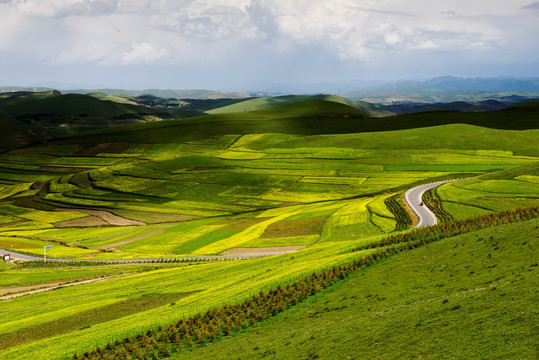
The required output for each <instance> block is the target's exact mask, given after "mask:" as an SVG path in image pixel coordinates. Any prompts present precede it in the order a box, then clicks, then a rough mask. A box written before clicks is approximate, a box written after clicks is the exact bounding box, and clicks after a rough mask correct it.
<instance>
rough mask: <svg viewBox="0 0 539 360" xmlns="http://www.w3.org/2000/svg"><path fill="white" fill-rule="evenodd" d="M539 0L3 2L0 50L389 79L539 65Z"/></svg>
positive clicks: (39, 58) (101, 63)
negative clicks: (388, 73) (395, 69)
mask: <svg viewBox="0 0 539 360" xmlns="http://www.w3.org/2000/svg"><path fill="white" fill-rule="evenodd" d="M532 1H533V0H497V1H495V3H496V5H495V6H493V1H492V0H474V1H470V0H447V1H428V2H427V1H423V0H406V1H403V0H331V1H328V0H286V1H285V0H282V1H281V0H0V33H1V34H2V35H1V36H0V49H1V50H2V55H3V56H2V58H3V61H4V63H5V64H6V63H7V64H12V65H11V67H13V66H16V64H17V63H18V62H20V59H21V58H22V59H24V60H26V61H28V63H32V62H34V63H35V64H36V66H40V64H48V65H51V64H52V65H54V66H57V65H62V66H66V65H70V64H71V65H73V66H75V65H80V64H84V65H85V66H86V67H89V66H91V65H95V66H97V67H99V68H103V67H112V66H115V67H122V66H124V67H125V68H129V66H128V65H133V64H152V68H157V67H159V66H177V67H178V68H180V67H181V69H182V70H183V72H184V73H185V72H186V71H189V70H188V69H193V70H192V71H191V72H192V73H195V72H198V73H200V74H202V76H210V73H211V71H218V70H215V69H219V71H220V76H221V74H223V73H230V74H232V73H234V74H236V76H247V75H242V74H243V70H244V69H245V68H246V67H248V66H246V65H248V64H247V62H250V63H252V64H253V65H250V64H249V67H251V68H252V69H253V72H254V71H255V70H256V69H257V68H258V69H260V68H261V66H259V64H266V65H267V67H268V68H274V69H276V70H272V71H275V72H276V71H282V72H283V73H285V69H286V71H287V74H288V73H290V74H296V73H300V72H301V73H305V74H308V71H309V69H317V71H318V73H321V72H322V71H320V69H325V68H327V69H330V70H331V71H338V70H335V69H348V71H349V73H350V74H351V73H353V72H352V71H351V70H353V69H360V70H361V69H365V68H368V69H379V70H378V71H380V74H382V75H385V73H384V70H381V69H386V68H388V67H392V66H393V65H394V63H395V62H396V59H398V62H399V64H408V66H409V68H410V69H413V71H420V70H421V68H422V66H421V65H419V64H420V63H421V62H426V61H434V62H436V63H438V64H439V65H437V66H438V67H439V68H442V67H443V66H444V64H446V63H447V62H448V61H450V60H448V59H450V58H451V59H457V60H459V61H460V59H462V58H464V57H466V58H473V59H478V60H476V61H477V62H479V61H486V60H485V59H489V61H494V59H496V61H498V60H499V59H505V60H503V61H506V62H507V63H509V62H510V61H522V59H526V58H527V59H530V60H529V61H535V62H537V61H539V59H538V57H539V55H538V52H539V51H537V50H535V47H534V46H533V44H535V43H537V35H536V34H537V33H539V23H538V22H537V13H536V11H533V10H534V9H536V8H537V7H538V5H537V4H539V3H538V2H532ZM530 2H531V3H530ZM486 52H488V56H486V55H484V54H485V53H486ZM425 54H428V55H429V56H430V57H429V60H427V59H426V58H425V56H424V55H425ZM448 54H452V56H451V57H449V56H448ZM459 54H460V55H464V56H460V55H459ZM405 59H407V60H405ZM511 59H513V60H511ZM406 61H407V63H406ZM499 61H502V60H499ZM271 62H273V63H278V64H279V66H272V63H271ZM298 63H301V65H298ZM403 66H404V65H403ZM233 67H236V68H234V69H233V70H230V71H229V70H228V69H232V68H233ZM209 69H211V71H210V70H209ZM290 69H295V70H294V71H293V70H290ZM417 69H419V70H417ZM1 71H2V70H1V69H0V76H1V75H2V73H1ZM96 71H99V70H96ZM342 71H343V73H344V72H345V70H342ZM373 71H374V70H373ZM441 72H442V73H445V71H441ZM326 73H330V71H329V70H328V71H326ZM237 74H240V75H237ZM270 74H272V73H271V72H270V71H267V72H266V71H264V72H263V74H262V75H261V76H269V77H271V76H272V75H270ZM306 76H307V75H306ZM328 76H329V75H328Z"/></svg>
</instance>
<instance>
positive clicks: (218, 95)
mask: <svg viewBox="0 0 539 360" xmlns="http://www.w3.org/2000/svg"><path fill="white" fill-rule="evenodd" d="M51 90H60V92H61V93H62V94H89V93H102V94H105V95H118V94H123V95H127V96H142V95H154V96H157V97H161V98H174V99H224V98H226V99H243V98H246V97H249V95H247V94H243V93H239V92H220V91H214V90H199V89H194V90H167V89H164V90H163V89H144V90H126V89H68V90H64V89H52V88H48V87H18V86H5V87H2V86H0V93H6V92H14V91H29V92H44V91H51Z"/></svg>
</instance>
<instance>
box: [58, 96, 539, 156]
mask: <svg viewBox="0 0 539 360" xmlns="http://www.w3.org/2000/svg"><path fill="white" fill-rule="evenodd" d="M538 118H539V105H538V104H537V103H533V104H529V105H528V107H515V108H508V109H504V110H499V111H493V112H480V113H475V112H473V113H464V112H450V111H440V112H428V113H419V114H410V115H401V116H391V117H385V118H372V117H366V116H365V113H363V112H361V111H359V110H357V109H354V108H352V107H349V106H346V105H342V104H339V103H334V102H328V101H321V100H307V101H302V102H298V103H292V104H288V105H282V106H276V107H271V108H267V109H263V110H255V111H248V112H241V113H229V114H219V115H210V116H203V117H198V118H193V119H185V120H173V121H162V122H158V123H152V124H135V125H131V126H127V127H122V128H114V129H107V130H102V131H97V132H95V133H93V135H90V134H88V135H85V136H84V137H74V138H73V139H72V140H66V141H65V143H73V142H83V143H99V142H116V141H119V142H134V141H135V142H136V141H139V142H145V143H175V142H179V141H188V140H196V139H204V138H209V137H213V136H220V135H232V134H236V135H242V134H264V133H280V134H290V135H327V136H321V137H312V138H308V140H307V141H308V142H312V141H315V142H316V146H318V147H328V146H331V147H359V148H361V147H367V148H380V147H382V148H386V147H388V148H395V149H399V148H408V149H410V148H411V149H430V148H433V147H434V148H454V149H470V150H480V149H491V150H496V149H499V148H500V146H501V144H500V141H502V142H503V143H506V142H507V146H506V147H505V148H507V149H512V150H513V151H515V152H516V153H518V154H520V155H530V156H536V155H537V154H538V151H537V147H536V146H534V139H535V138H536V136H537V132H536V131H537V130H536V129H537V128H538V122H537V119H538ZM398 130H406V131H405V132H399V131H398ZM500 130H502V131H500ZM507 130H527V131H518V132H508V131H507ZM367 133H372V134H367ZM487 133H488V134H487ZM336 134H338V135H336ZM343 134H347V135H346V136H342V135H343ZM268 140H270V141H271V147H276V148H280V147H284V148H293V147H298V146H299V147H301V146H304V145H305V143H303V139H302V138H297V139H294V138H293V139H290V138H283V141H281V140H280V139H279V138H278V137H277V138H274V139H273V138H271V139H270V138H267V137H265V138H263V140H261V141H262V144H258V142H259V141H258V140H254V141H253V146H255V147H259V146H262V147H265V146H268V145H267V144H265V142H266V141H268ZM342 144H344V145H342Z"/></svg>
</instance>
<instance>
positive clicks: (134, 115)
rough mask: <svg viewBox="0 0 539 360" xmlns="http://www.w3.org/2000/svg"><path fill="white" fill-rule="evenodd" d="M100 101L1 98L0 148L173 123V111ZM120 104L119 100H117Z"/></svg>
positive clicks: (22, 95)
mask: <svg viewBox="0 0 539 360" xmlns="http://www.w3.org/2000/svg"><path fill="white" fill-rule="evenodd" d="M103 99H106V100H99V99H98V98H96V97H94V96H88V95H77V94H69V95H61V94H60V93H59V92H57V91H49V92H44V93H30V92H17V93H8V94H2V95H1V96H0V119H1V122H0V128H1V129H2V130H3V131H2V134H1V135H0V140H2V145H0V148H3V149H6V148H12V147H18V146H23V145H27V144H29V143H34V142H39V141H42V140H43V139H50V138H53V137H57V136H61V135H66V134H71V133H76V132H80V131H87V130H93V129H99V128H107V127H112V126H117V125H122V124H123V125H125V124H132V123H137V122H147V121H155V120H162V119H170V118H172V117H173V116H174V115H173V114H172V112H171V111H165V110H162V109H159V110H157V109H150V108H145V107H141V106H137V105H132V104H129V103H118V102H115V101H110V100H109V99H108V97H107V96H105V97H103ZM114 99H115V100H117V99H116V98H114Z"/></svg>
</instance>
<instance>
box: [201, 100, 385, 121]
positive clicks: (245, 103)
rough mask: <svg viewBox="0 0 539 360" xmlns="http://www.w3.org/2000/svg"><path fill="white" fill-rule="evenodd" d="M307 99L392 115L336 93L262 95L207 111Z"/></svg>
mask: <svg viewBox="0 0 539 360" xmlns="http://www.w3.org/2000/svg"><path fill="white" fill-rule="evenodd" d="M307 100H325V101H331V102H336V103H340V104H344V105H348V106H351V107H353V108H356V109H358V110H361V111H364V112H366V113H367V114H369V115H372V116H389V115H393V113H392V112H389V111H386V110H383V109H378V108H377V107H376V106H374V105H373V104H370V103H367V102H364V101H352V100H348V99H346V98H344V97H342V96H336V95H285V96H276V97H264V98H254V99H247V100H244V101H241V102H237V103H234V104H231V105H227V106H223V107H219V108H216V109H212V110H209V111H207V113H208V114H225V113H231V112H242V111H252V110H260V109H264V108H269V107H274V106H280V105H287V104H293V103H296V102H300V101H307Z"/></svg>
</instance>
